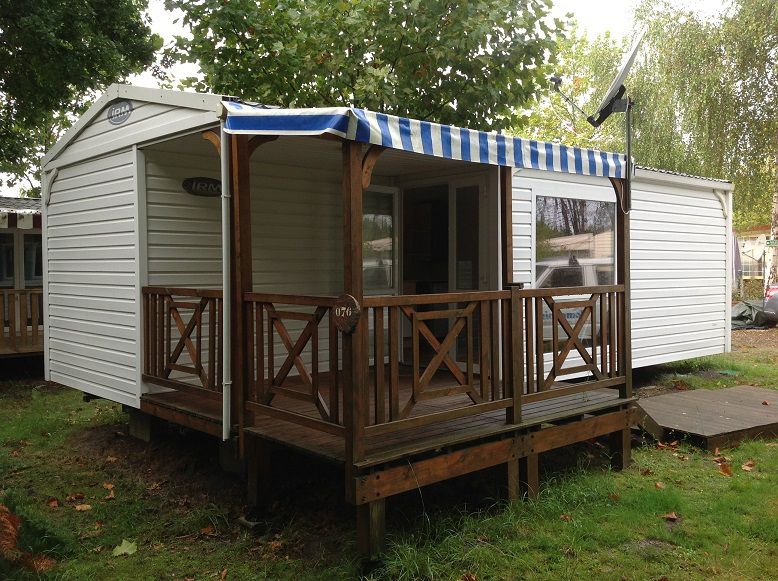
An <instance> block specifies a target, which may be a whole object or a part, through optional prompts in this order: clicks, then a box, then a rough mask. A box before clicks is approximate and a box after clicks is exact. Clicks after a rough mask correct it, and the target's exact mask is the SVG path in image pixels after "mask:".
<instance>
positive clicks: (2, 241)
mask: <svg viewBox="0 0 778 581" xmlns="http://www.w3.org/2000/svg"><path fill="white" fill-rule="evenodd" d="M0 288H14V235H13V234H12V233H10V234H0Z"/></svg>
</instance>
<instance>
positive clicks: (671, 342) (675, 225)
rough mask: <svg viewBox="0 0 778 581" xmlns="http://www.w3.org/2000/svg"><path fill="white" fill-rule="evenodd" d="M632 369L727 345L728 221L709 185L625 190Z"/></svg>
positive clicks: (711, 351)
mask: <svg viewBox="0 0 778 581" xmlns="http://www.w3.org/2000/svg"><path fill="white" fill-rule="evenodd" d="M632 200H633V202H632V207H633V210H632V213H631V214H630V218H631V222H630V225H631V239H632V244H631V246H630V249H631V254H632V257H631V258H632V270H631V272H632V358H633V365H634V366H635V367H639V366H643V365H653V364H656V363H664V362H668V361H677V360H681V359H687V358H689V357H698V356H701V355H711V354H714V353H722V352H724V351H725V350H726V344H727V340H726V335H727V333H728V332H729V325H728V320H727V316H728V315H727V308H726V305H727V302H728V300H729V297H728V296H727V277H728V276H729V272H728V270H727V241H728V238H727V221H726V218H725V217H724V212H723V209H722V206H721V202H720V201H719V200H718V199H717V198H716V196H715V195H714V194H713V192H712V191H701V190H693V189H690V188H683V187H679V186H671V185H664V184H661V185H660V184H653V183H647V182H641V181H637V180H636V182H635V183H634V184H633V188H632Z"/></svg>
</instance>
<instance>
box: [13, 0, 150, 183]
mask: <svg viewBox="0 0 778 581" xmlns="http://www.w3.org/2000/svg"><path fill="white" fill-rule="evenodd" d="M146 6H147V2H146V1H145V0H35V1H34V2H19V1H18V0H0V172H7V173H9V174H11V178H10V179H9V180H8V181H9V183H11V184H12V185H13V184H14V183H16V182H17V181H19V180H20V179H23V178H26V179H27V180H28V181H29V184H30V186H34V183H35V179H34V174H35V173H36V172H37V164H38V160H39V158H40V156H41V155H42V152H43V151H45V149H46V148H48V147H49V146H51V145H52V144H53V143H54V142H55V141H56V139H57V137H58V135H59V134H60V133H61V132H62V131H64V130H65V129H66V128H67V127H68V126H69V125H70V124H71V123H72V120H73V119H74V118H75V117H76V116H77V115H78V114H79V113H81V112H83V110H84V109H85V108H86V106H87V99H88V98H89V97H90V96H91V95H93V92H94V91H95V90H99V89H102V88H104V87H105V86H107V85H109V84H111V83H114V82H116V81H118V80H121V79H123V78H124V77H126V76H127V75H129V74H131V73H135V72H139V71H140V70H142V69H143V68H144V67H146V66H147V65H149V64H151V62H152V61H153V56H154V52H155V50H157V49H159V48H161V45H162V40H161V38H159V37H158V36H156V35H153V34H152V33H151V29H150V28H149V26H148V23H147V22H145V21H144V18H143V17H142V11H143V10H145V8H146Z"/></svg>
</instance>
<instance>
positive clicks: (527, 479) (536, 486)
mask: <svg viewBox="0 0 778 581" xmlns="http://www.w3.org/2000/svg"><path fill="white" fill-rule="evenodd" d="M519 482H520V486H521V495H522V496H525V495H526V497H527V498H530V499H535V498H537V497H538V492H540V470H539V462H538V454H529V455H527V456H525V457H524V458H520V459H519Z"/></svg>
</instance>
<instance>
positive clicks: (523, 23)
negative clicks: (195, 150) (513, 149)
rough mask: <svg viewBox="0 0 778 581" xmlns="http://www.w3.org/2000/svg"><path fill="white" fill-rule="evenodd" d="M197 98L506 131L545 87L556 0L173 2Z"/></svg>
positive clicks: (169, 1) (177, 52)
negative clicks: (358, 110)
mask: <svg viewBox="0 0 778 581" xmlns="http://www.w3.org/2000/svg"><path fill="white" fill-rule="evenodd" d="M166 6H167V7H168V9H179V10H182V11H183V12H184V19H183V21H184V24H185V25H187V26H188V27H189V29H190V30H191V36H190V37H178V38H177V41H176V46H175V48H174V49H173V51H172V53H171V54H172V56H174V57H175V58H176V59H177V60H179V61H183V62H197V63H199V65H200V67H201V69H202V72H203V74H204V79H203V80H197V79H189V80H188V82H187V85H188V86H193V87H195V88H197V89H198V90H211V91H215V92H218V93H227V94H234V95H238V96H240V97H243V98H245V99H250V100H256V101H259V102H261V103H265V104H273V105H281V106H286V107H314V106H332V105H354V106H357V107H364V108H367V109H371V110H374V111H380V112H386V113H392V114H396V115H403V116H410V117H415V118H419V119H428V120H434V121H438V122H443V123H458V124H464V125H467V126H469V127H473V128H479V129H501V128H507V127H510V126H512V125H515V124H516V123H518V122H519V121H520V119H521V117H520V115H521V114H520V113H519V112H517V110H516V108H518V107H520V106H522V105H523V104H524V103H525V102H526V101H528V100H529V99H530V98H531V97H532V96H533V95H534V94H535V92H536V91H537V90H538V88H539V87H540V86H541V85H543V84H544V83H545V77H546V74H547V68H546V65H545V63H546V62H548V61H549V60H550V59H551V58H552V57H553V55H554V53H555V51H556V43H555V41H556V39H557V38H558V37H559V36H560V34H561V27H562V22H560V21H558V20H557V21H551V20H550V19H549V18H547V13H548V10H549V7H550V0H527V1H524V2H516V1H515V0H471V1H467V2H448V1H443V0H335V1H333V0H281V1H276V0H258V1H257V0H231V1H230V2H224V1H223V0H194V1H190V0H166Z"/></svg>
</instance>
